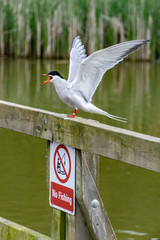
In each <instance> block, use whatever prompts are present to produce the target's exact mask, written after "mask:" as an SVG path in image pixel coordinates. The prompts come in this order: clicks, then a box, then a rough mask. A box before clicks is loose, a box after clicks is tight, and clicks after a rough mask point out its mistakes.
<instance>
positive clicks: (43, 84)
mask: <svg viewBox="0 0 160 240" xmlns="http://www.w3.org/2000/svg"><path fill="white" fill-rule="evenodd" d="M41 76H49V75H48V74H41ZM51 79H52V77H51V76H49V79H48V80H46V81H45V82H44V83H42V86H43V85H44V84H46V83H48V82H50V81H51Z"/></svg>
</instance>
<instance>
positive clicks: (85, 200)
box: [76, 154, 117, 240]
mask: <svg viewBox="0 0 160 240" xmlns="http://www.w3.org/2000/svg"><path fill="white" fill-rule="evenodd" d="M76 175H77V177H76V179H77V182H76V198H77V201H78V204H79V206H80V209H81V211H82V214H83V216H84V217H85V221H86V224H87V227H88V229H89V231H90V234H91V236H92V238H93V239H94V240H95V239H97V240H100V239H106V240H116V239H117V238H116V236H115V233H114V231H113V228H112V226H111V223H110V221H109V218H108V216H107V213H106V211H105V209H104V206H103V202H102V200H101V197H100V195H99V193H98V190H97V187H96V184H95V182H94V179H93V177H92V175H91V173H90V170H89V168H88V165H87V163H86V161H85V159H84V158H83V154H81V157H78V158H76ZM93 200H96V201H98V203H99V204H98V206H97V207H94V206H93V204H92V203H93Z"/></svg>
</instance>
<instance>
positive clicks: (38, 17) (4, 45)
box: [0, 0, 160, 59]
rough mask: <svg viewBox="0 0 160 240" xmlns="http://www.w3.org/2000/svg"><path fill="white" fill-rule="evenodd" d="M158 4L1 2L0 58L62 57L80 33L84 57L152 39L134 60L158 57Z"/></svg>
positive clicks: (147, 0)
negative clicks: (113, 47)
mask: <svg viewBox="0 0 160 240" xmlns="http://www.w3.org/2000/svg"><path fill="white" fill-rule="evenodd" d="M159 15H160V1H158V0H152V1H151V0H27V1H26V0H0V55H11V56H12V55H13V56H19V57H48V58H50V57H54V58H67V57H68V54H69V52H68V49H70V48H71V44H72V41H73V38H74V37H75V36H76V35H80V36H81V38H82V40H83V42H84V43H85V46H86V48H87V53H88V54H90V53H91V52H93V51H95V50H97V49H99V48H103V47H107V46H109V45H112V44H115V43H118V42H121V41H125V40H131V39H140V38H144V39H151V43H150V44H148V46H147V47H146V48H145V50H144V48H143V49H142V50H141V51H139V55H138V56H137V55H136V56H137V57H138V58H139V59H157V58H160V40H159V39H160V20H159V19H160V18H159Z"/></svg>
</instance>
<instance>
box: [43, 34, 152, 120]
mask: <svg viewBox="0 0 160 240" xmlns="http://www.w3.org/2000/svg"><path fill="white" fill-rule="evenodd" d="M148 41H149V40H133V41H127V42H123V43H120V44H116V45H113V46H111V47H108V48H104V49H102V50H99V51H96V52H94V53H92V54H91V55H89V56H88V57H87V55H86V54H85V49H84V45H82V42H81V40H80V37H79V36H78V37H76V38H75V39H74V41H73V44H72V49H71V52H70V66H69V76H68V80H67V81H66V80H65V79H64V78H63V77H62V76H61V75H60V74H59V73H58V72H57V71H51V72H49V73H47V74H42V75H43V76H49V79H48V80H47V81H45V82H44V83H43V85H44V84H46V83H48V82H51V83H53V85H54V86H55V89H56V92H57V94H58V96H59V98H60V99H61V100H62V101H63V102H64V103H65V104H67V105H68V106H69V107H71V108H74V109H75V111H74V113H73V114H72V115H68V117H69V118H73V117H75V116H76V114H77V112H78V110H82V111H85V112H91V113H97V114H101V115H105V116H107V117H109V118H112V119H114V120H118V121H121V122H126V119H125V118H122V117H118V116H115V115H111V114H110V113H108V112H105V111H103V110H101V109H100V108H98V107H96V106H95V105H93V104H92V103H91V102H92V96H93V94H94V93H95V91H96V89H97V87H98V85H99V84H100V82H101V80H102V77H103V75H104V73H105V72H106V71H107V70H108V69H110V68H112V67H114V66H115V65H116V64H118V63H119V62H121V61H122V60H123V59H124V58H125V57H127V56H128V54H130V53H131V52H133V51H134V50H135V49H137V48H138V47H140V46H141V45H143V44H145V43H146V42H148Z"/></svg>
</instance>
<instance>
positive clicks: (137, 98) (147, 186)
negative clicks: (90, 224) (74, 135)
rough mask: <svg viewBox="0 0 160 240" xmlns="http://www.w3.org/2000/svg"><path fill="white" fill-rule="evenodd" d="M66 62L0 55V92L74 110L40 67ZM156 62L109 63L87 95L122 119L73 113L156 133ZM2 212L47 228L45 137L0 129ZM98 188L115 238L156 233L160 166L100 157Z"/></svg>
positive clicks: (153, 238)
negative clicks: (110, 66) (140, 165)
mask: <svg viewBox="0 0 160 240" xmlns="http://www.w3.org/2000/svg"><path fill="white" fill-rule="evenodd" d="M50 70H58V71H59V72H60V73H61V74H62V75H63V77H64V78H67V74H68V62H67V61H66V62H64V61H63V62H61V61H56V62H55V61H53V60H43V61H41V60H23V59H19V60H13V59H7V58H6V59H1V60H0V99H2V100H6V101H11V102H15V103H20V104H23V105H28V106H33V107H37V108H42V109H47V110H50V111H54V112H59V113H72V112H73V110H72V109H70V108H69V107H67V106H65V105H64V104H63V103H61V102H60V100H59V99H58V98H57V95H56V93H55V90H54V88H53V86H52V85H49V84H48V85H45V86H43V87H41V83H42V82H43V81H44V80H46V78H45V77H41V76H40V74H41V73H46V72H49V71H50ZM159 76H160V68H159V64H157V63H146V62H145V63H131V62H125V63H124V62H123V63H121V64H119V65H118V66H116V67H115V68H114V69H112V70H110V71H108V73H107V74H106V75H105V77H104V79H103V81H102V83H101V84H100V86H99V88H98V90H97V91H96V93H95V95H94V98H93V103H94V104H95V105H96V106H98V107H100V108H102V109H104V110H106V111H108V112H109V113H111V114H114V115H118V116H122V117H127V119H128V123H127V124H124V123H120V122H116V121H114V120H111V119H108V118H106V117H103V116H99V115H96V114H89V113H83V112H80V111H79V112H78V115H79V116H82V117H86V118H92V119H95V120H97V121H100V122H103V123H106V124H109V125H113V126H117V127H121V128H126V129H130V130H133V131H138V132H142V133H145V134H150V135H154V136H157V137H160V107H159V102H160V78H159ZM0 143H1V144H0V164H1V167H0V216H2V217H4V218H7V219H10V220H12V221H15V222H17V223H19V224H22V225H25V226H27V227H29V228H32V229H34V230H36V231H39V232H41V233H44V234H46V235H50V228H51V226H50V223H51V208H50V206H49V204H48V188H47V183H46V159H45V155H46V141H44V140H42V139H38V138H34V137H31V136H26V135H23V134H19V133H16V132H12V131H9V130H5V129H0ZM99 177H100V182H99V190H100V194H101V196H102V199H103V202H104V205H105V208H106V210H107V212H108V215H109V217H110V220H111V223H112V225H113V227H114V230H115V232H116V235H117V237H118V240H141V239H145V240H158V239H160V190H159V185H160V174H159V173H155V172H151V171H147V170H144V169H141V168H138V167H134V166H130V165H128V164H124V163H121V162H118V161H115V160H111V159H106V158H101V159H100V172H99Z"/></svg>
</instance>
